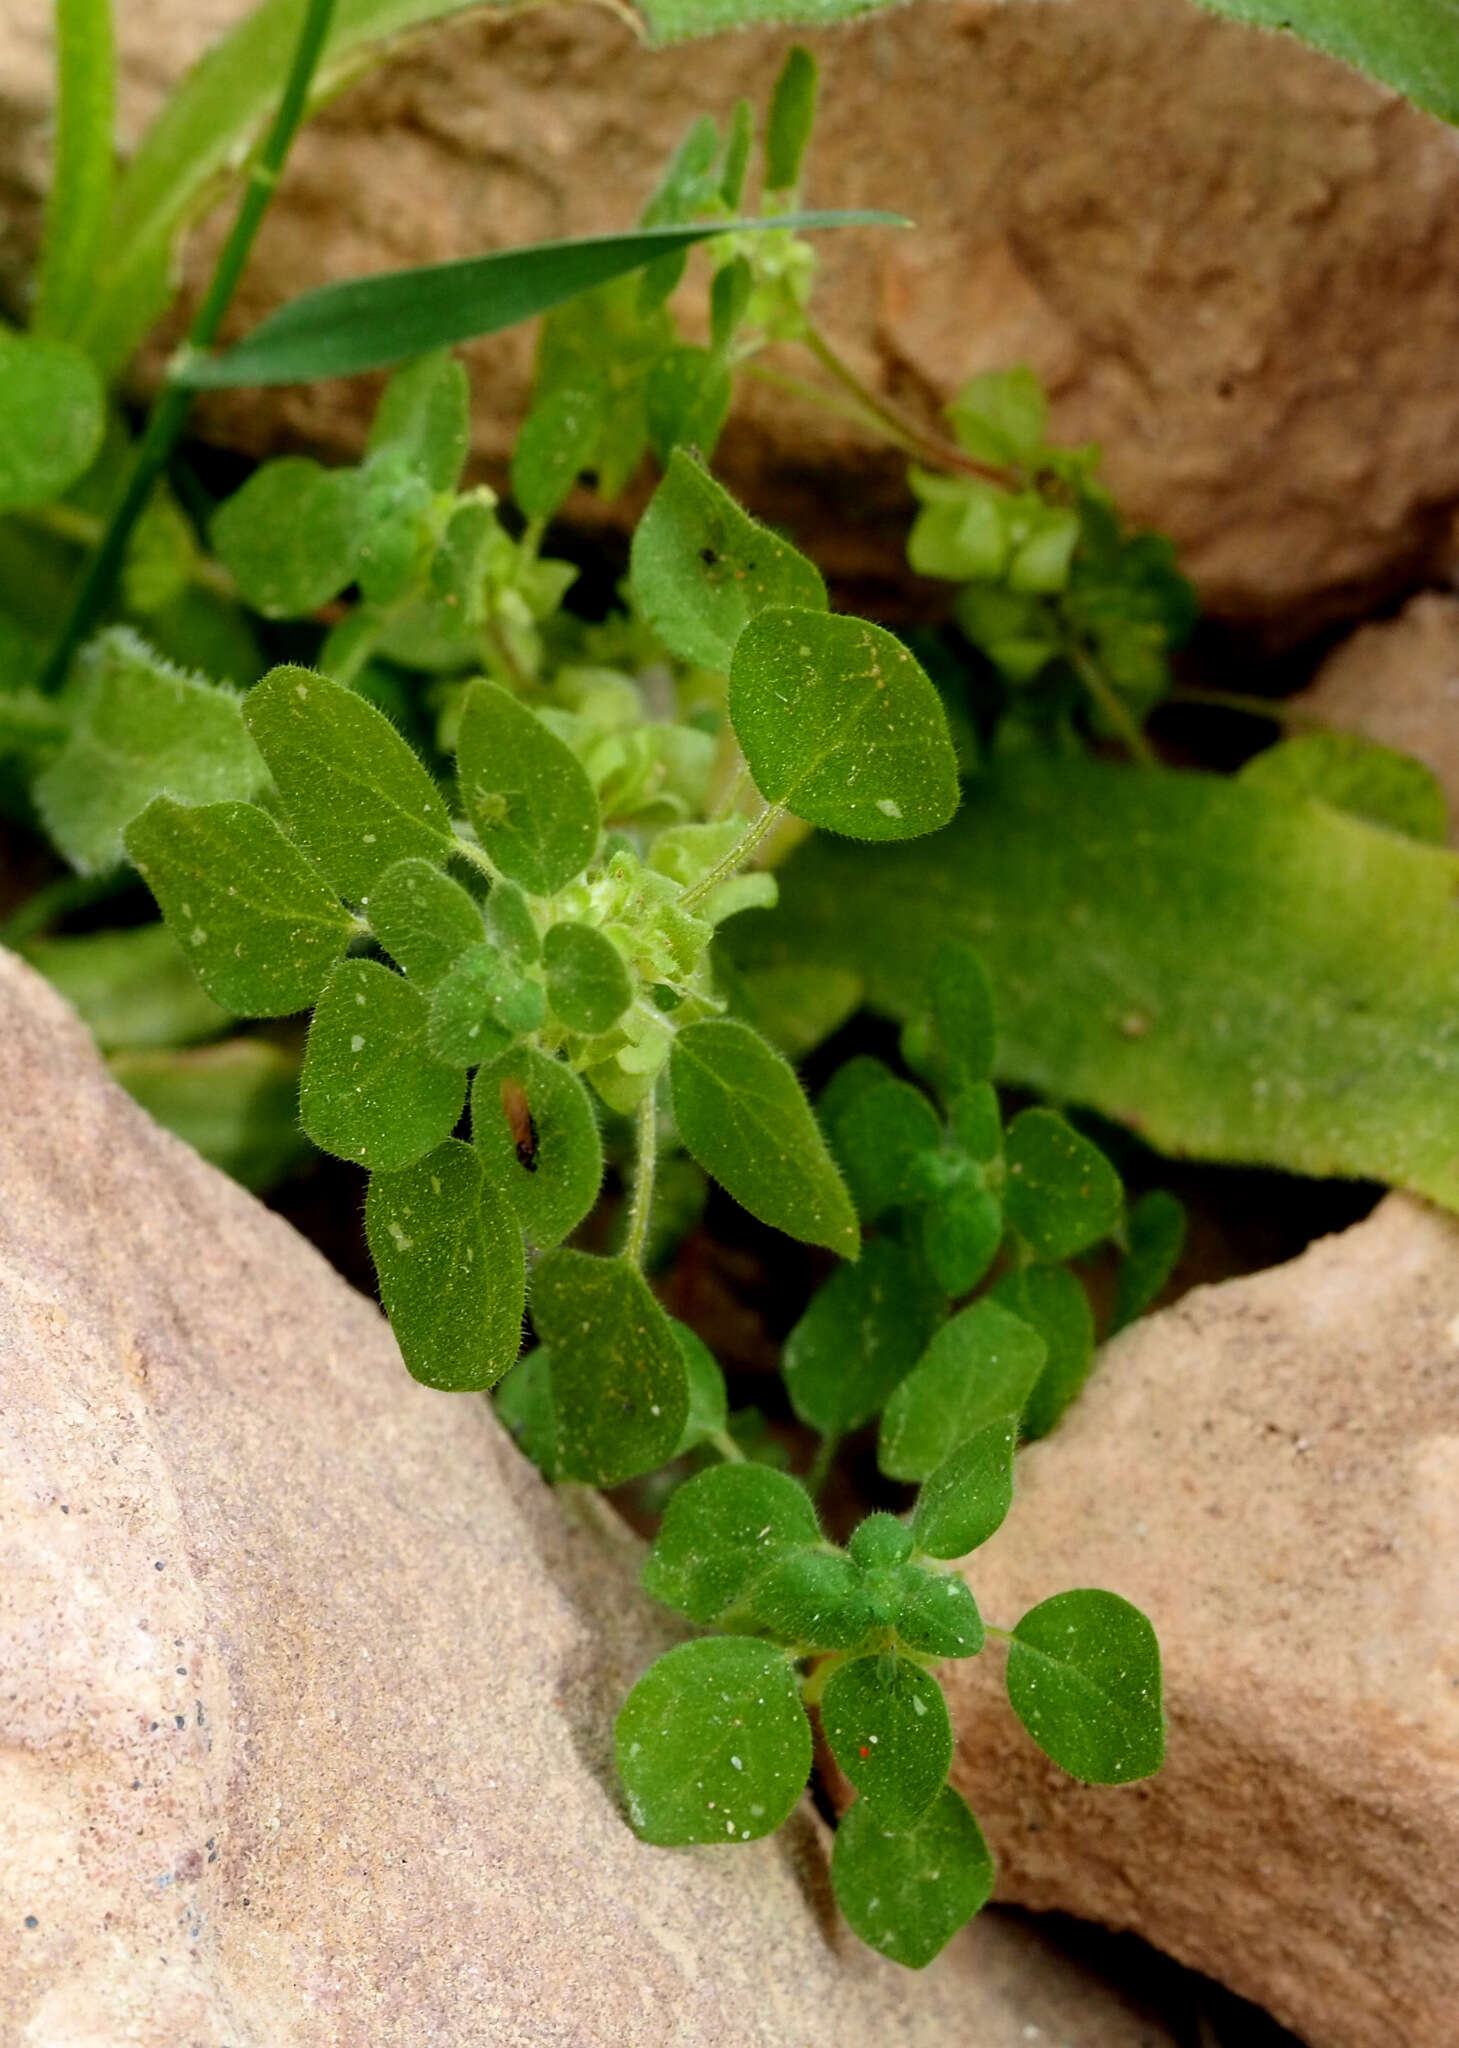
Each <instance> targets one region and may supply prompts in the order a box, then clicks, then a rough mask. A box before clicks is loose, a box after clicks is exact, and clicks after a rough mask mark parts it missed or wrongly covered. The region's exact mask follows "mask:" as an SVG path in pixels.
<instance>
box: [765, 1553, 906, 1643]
mask: <svg viewBox="0 0 1459 2048" xmlns="http://www.w3.org/2000/svg"><path fill="white" fill-rule="evenodd" d="M743 1612H744V1613H745V1614H747V1615H748V1616H749V1617H750V1619H751V1620H752V1621H754V1622H755V1623H756V1624H757V1625H758V1626H759V1627H760V1628H762V1629H765V1630H766V1631H767V1632H768V1633H769V1634H770V1635H772V1636H774V1637H775V1639H776V1641H777V1642H782V1643H801V1644H804V1645H805V1646H806V1647H807V1648H809V1649H815V1650H858V1649H860V1648H861V1647H862V1645H863V1644H864V1643H865V1642H866V1640H867V1637H868V1636H869V1635H870V1634H871V1631H872V1630H873V1628H874V1627H875V1626H876V1610H875V1607H874V1604H873V1601H872V1596H871V1591H870V1588H869V1587H868V1585H867V1580H866V1574H865V1573H864V1572H863V1571H861V1570H859V1569H858V1567H857V1566H856V1565H854V1564H853V1563H852V1561H851V1559H850V1558H849V1557H846V1556H843V1554H842V1553H841V1552H840V1551H838V1550H828V1549H825V1548H823V1547H820V1546H817V1547H815V1548H811V1547H808V1546H804V1545H802V1546H800V1547H798V1548H796V1549H794V1550H787V1551H783V1552H782V1553H781V1555H780V1556H779V1557H777V1558H775V1559H774V1560H773V1561H772V1562H771V1564H770V1566H769V1568H768V1570H767V1571H765V1572H764V1573H763V1574H762V1575H761V1577H759V1578H758V1579H757V1580H756V1581H755V1582H754V1584H753V1585H752V1586H750V1587H749V1588H748V1589H747V1591H746V1593H745V1596H744V1601H743Z"/></svg>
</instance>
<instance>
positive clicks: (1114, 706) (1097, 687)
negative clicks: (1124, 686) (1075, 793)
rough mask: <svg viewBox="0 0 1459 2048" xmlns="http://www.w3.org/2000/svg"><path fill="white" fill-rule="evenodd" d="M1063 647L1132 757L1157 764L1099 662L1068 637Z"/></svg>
mask: <svg viewBox="0 0 1459 2048" xmlns="http://www.w3.org/2000/svg"><path fill="white" fill-rule="evenodd" d="M1064 651H1065V653H1066V654H1067V655H1068V658H1069V664H1070V666H1071V667H1072V668H1073V670H1074V673H1075V674H1076V675H1077V676H1078V678H1079V680H1080V682H1081V683H1083V685H1084V687H1085V689H1086V690H1087V691H1088V692H1089V694H1090V696H1091V697H1092V698H1093V699H1094V701H1095V703H1096V704H1097V705H1098V706H1099V708H1100V710H1101V711H1102V712H1103V713H1104V715H1105V717H1106V718H1107V719H1108V721H1109V723H1110V724H1111V725H1112V726H1113V727H1114V729H1115V731H1116V732H1117V733H1118V734H1119V736H1120V738H1121V739H1122V740H1123V741H1124V743H1125V745H1126V747H1128V749H1129V751H1130V758H1131V760H1133V761H1138V762H1139V764H1140V766H1141V767H1142V768H1158V767H1159V766H1160V758H1159V756H1158V755H1157V754H1156V752H1155V749H1154V748H1153V747H1152V746H1151V744H1150V742H1149V741H1148V740H1147V739H1146V737H1145V735H1144V733H1142V732H1141V730H1140V728H1139V726H1138V725H1137V724H1136V723H1135V721H1134V719H1133V718H1132V717H1131V716H1130V712H1129V707H1128V706H1127V705H1126V704H1125V702H1124V700H1123V698H1121V697H1120V696H1119V695H1118V693H1117V692H1116V691H1114V690H1112V689H1111V688H1110V686H1109V684H1108V683H1107V682H1106V681H1105V679H1104V677H1103V676H1102V675H1101V674H1100V671H1099V665H1098V663H1097V662H1094V661H1091V660H1090V658H1089V656H1088V655H1087V654H1086V653H1085V652H1084V649H1083V648H1082V647H1081V646H1080V645H1079V643H1078V641H1077V640H1070V641H1069V642H1068V643H1067V644H1066V647H1065V650H1064Z"/></svg>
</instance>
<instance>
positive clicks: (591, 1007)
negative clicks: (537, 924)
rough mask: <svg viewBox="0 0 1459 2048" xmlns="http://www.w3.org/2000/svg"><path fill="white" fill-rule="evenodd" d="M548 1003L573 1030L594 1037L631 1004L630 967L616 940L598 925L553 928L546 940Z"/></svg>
mask: <svg viewBox="0 0 1459 2048" xmlns="http://www.w3.org/2000/svg"><path fill="white" fill-rule="evenodd" d="M542 964H543V966H544V967H545V968H546V970H547V1000H548V1003H549V1004H550V1006H551V1008H552V1012H553V1014H554V1016H556V1017H557V1018H558V1019H559V1021H560V1022H561V1023H563V1024H565V1025H566V1026H567V1028H568V1030H569V1031H581V1032H584V1033H586V1034H587V1035H588V1036H590V1037H596V1036H597V1034H598V1033H599V1032H601V1031H607V1030H609V1029H610V1028H611V1027H612V1026H613V1025H614V1024H616V1023H617V1022H618V1019H619V1018H620V1017H621V1016H622V1015H623V1012H624V1011H625V1010H626V1009H627V1008H628V1005H629V1004H630V1003H631V1002H632V1001H633V983H632V981H631V980H630V979H629V974H628V966H627V963H626V961H625V960H624V958H623V955H622V954H621V953H620V952H619V950H618V948H617V947H616V946H615V945H614V943H613V941H612V940H611V939H610V938H608V937H606V936H605V935H604V933H602V932H600V931H598V930H597V929H596V928H595V927H594V926H592V925H587V924H555V925H552V926H550V927H549V929H548V932H547V936H546V937H545V938H544V939H543V941H542Z"/></svg>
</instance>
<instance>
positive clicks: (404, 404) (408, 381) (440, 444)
mask: <svg viewBox="0 0 1459 2048" xmlns="http://www.w3.org/2000/svg"><path fill="white" fill-rule="evenodd" d="M366 447H367V453H368V454H369V455H372V456H375V455H380V454H382V453H383V452H384V451H385V450H386V449H387V448H388V449H390V450H392V451H394V452H395V453H396V454H398V455H400V456H402V457H403V458H404V459H405V461H406V462H408V463H409V465H410V467H411V468H412V470H414V472H415V473H416V474H417V475H418V476H419V477H420V479H421V481H422V482H423V483H424V484H426V485H427V487H428V488H429V489H430V490H432V491H454V490H455V488H456V486H457V484H458V483H459V482H460V480H461V472H462V470H463V469H464V468H465V467H466V457H467V454H468V452H469V450H470V447H471V390H470V386H469V384H468V382H467V377H466V369H465V366H464V364H462V363H459V362H458V361H457V360H456V358H455V357H454V356H452V355H448V354H447V353H446V351H445V350H444V349H437V350H433V351H432V353H431V354H430V355H425V356H420V357H419V358H418V359H417V360H416V361H415V362H413V363H407V364H406V365H405V366H404V368H403V369H399V370H397V371H396V372H395V375H394V376H393V377H392V378H391V379H390V381H389V383H388V384H387V385H386V386H385V389H384V391H383V392H382V393H381V394H380V403H379V405H378V406H377V407H376V408H375V417H374V419H373V420H372V421H371V422H370V438H369V441H368V443H367V444H366Z"/></svg>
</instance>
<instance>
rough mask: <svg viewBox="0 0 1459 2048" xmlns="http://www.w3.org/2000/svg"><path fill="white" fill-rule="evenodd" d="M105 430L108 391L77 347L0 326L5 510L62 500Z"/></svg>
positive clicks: (0, 494)
mask: <svg viewBox="0 0 1459 2048" xmlns="http://www.w3.org/2000/svg"><path fill="white" fill-rule="evenodd" d="M105 427H106V393H105V391H104V390H103V389H102V383H101V379H100V377H98V375H97V374H96V370H95V368H94V367H93V365H92V363H91V362H90V360H89V359H88V358H87V357H86V356H85V355H84V354H83V353H82V351H81V350H80V349H79V348H73V347H72V346H71V344H70V343H69V342H65V341H48V340H42V339H41V338H40V337H38V336H36V335H30V334H12V333H9V332H7V331H6V330H5V329H3V328H0V512H13V511H16V510H18V509H19V508H20V507H21V506H23V505H45V504H48V503H49V502H50V501H51V499H53V498H59V497H60V496H61V495H62V494H63V493H64V492H65V491H67V490H68V489H69V488H70V486H71V485H72V484H74V483H75V482H76V480H77V478H78V477H80V476H83V475H84V474H85V472H86V471H87V470H88V469H90V467H91V464H92V462H93V460H94V459H95V457H96V454H97V451H98V450H99V449H100V447H101V437H102V434H103V432H104V430H105Z"/></svg>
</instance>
